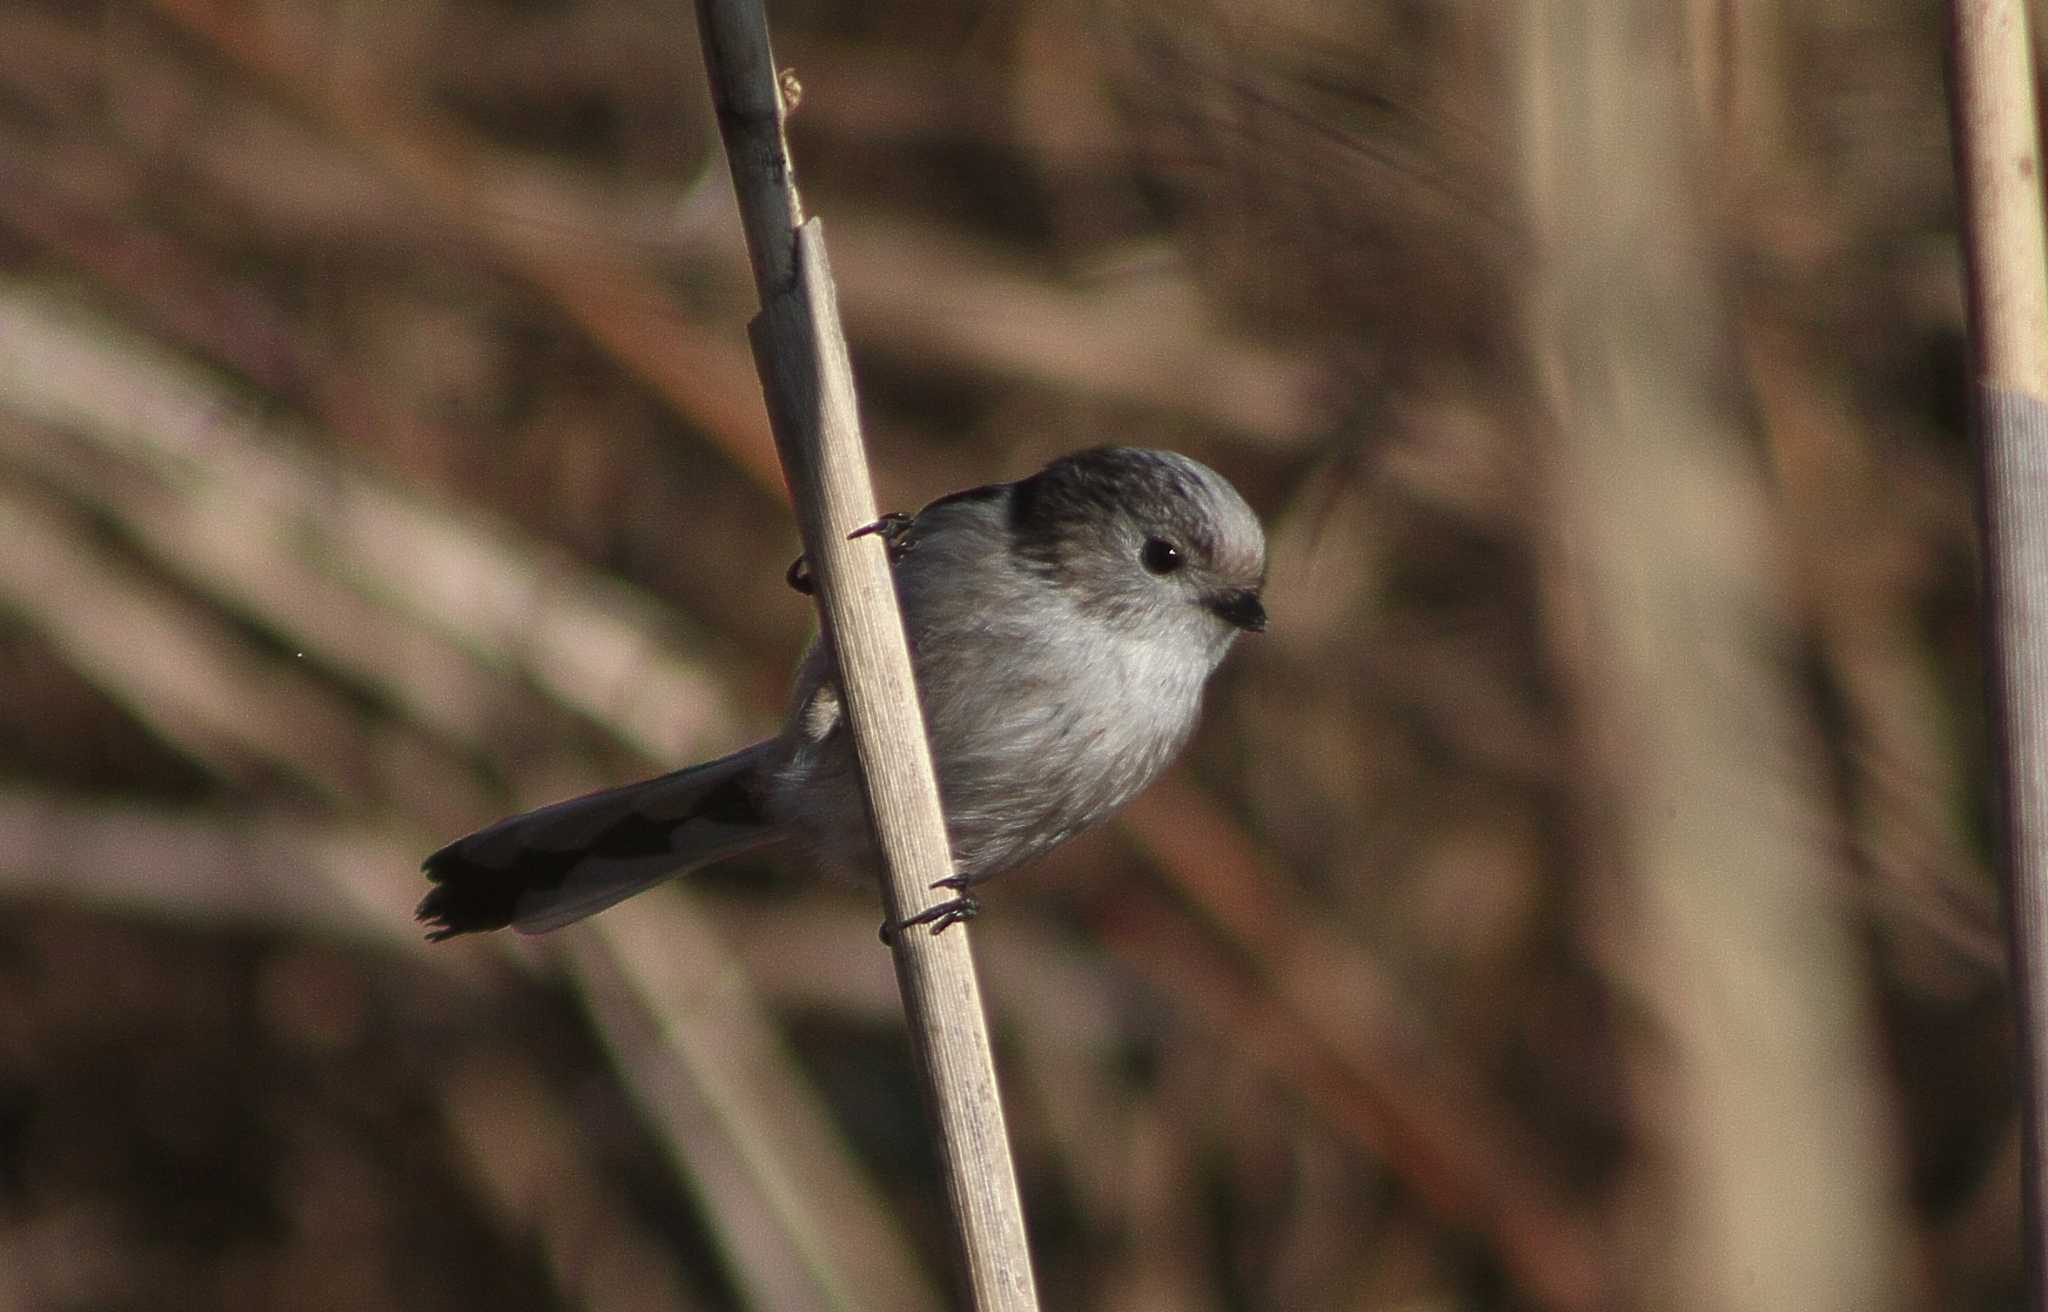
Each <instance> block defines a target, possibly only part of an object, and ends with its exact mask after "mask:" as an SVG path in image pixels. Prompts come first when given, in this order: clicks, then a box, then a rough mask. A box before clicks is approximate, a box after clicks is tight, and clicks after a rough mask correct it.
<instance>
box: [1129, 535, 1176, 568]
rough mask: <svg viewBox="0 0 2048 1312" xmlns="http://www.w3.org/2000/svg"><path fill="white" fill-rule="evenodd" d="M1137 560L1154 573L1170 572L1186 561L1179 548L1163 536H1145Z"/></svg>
mask: <svg viewBox="0 0 2048 1312" xmlns="http://www.w3.org/2000/svg"><path fill="white" fill-rule="evenodd" d="M1138 560H1139V561H1140V562H1141V563H1142V564H1143V565H1144V566H1145V568H1146V569H1148V570H1150V571H1151V572H1152V573H1154V574H1171V573H1173V572H1174V571H1175V570H1177V569H1179V568H1180V567H1181V566H1182V565H1185V564H1187V563H1188V561H1187V557H1185V556H1183V555H1181V554H1180V548H1179V547H1176V546H1174V545H1173V544H1172V543H1171V542H1168V541H1167V540H1166V539H1165V538H1146V539H1145V547H1144V550H1142V551H1140V552H1139V553H1138Z"/></svg>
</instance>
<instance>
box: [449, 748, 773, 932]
mask: <svg viewBox="0 0 2048 1312" xmlns="http://www.w3.org/2000/svg"><path fill="white" fill-rule="evenodd" d="M769 746H770V744H768V743H758V744H756V745H755V746H753V747H749V748H747V749H746V750H744V751H739V752H735V753H733V754H732V755H731V756H727V757H722V758H720V759H719V760H716V761H709V762H706V763H705V764H703V765H693V766H691V767H690V768H689V769H686V770H678V771H676V772H675V773H673V774H665V775H662V776H661V777H659V778H656V779H648V780H644V781H643V782H641V783H637V784H627V785H626V786H625V787H623V788H610V789H606V790H605V791H603V792H599V793H591V794H588V795H587V796H584V797H575V798H571V799H569V800H568V801H566V802H556V803H555V804H553V805H552V806H544V807H541V808H540V809H539V810H537V811H528V812H525V813H524V814H521V815H515V816H510V817H508V818H506V819H504V820H500V821H498V822H497V823H496V824H494V825H491V826H489V827H488V828H484V829H479V830H477V831H476V832H475V833H473V834H471V835H469V836H468V837H467V838H458V839H456V840H455V841H454V842H452V843H450V844H448V846H446V847H444V848H442V849H441V850H440V851H438V852H436V853H434V854H433V855H432V856H430V857H428V858H427V859H426V863H425V865H424V866H423V867H422V868H423V869H425V871H426V872H427V878H429V879H431V880H433V881H434V887H433V888H432V889H430V890H428V892H427V895H426V897H425V898H423V899H421V901H420V906H419V912H418V915H419V918H420V920H421V921H423V922H424V923H425V924H426V925H427V926H428V931H429V932H428V934H427V937H428V938H430V939H434V940H436V941H438V940H440V939H444V938H450V937H453V936H454V935H456V934H467V933H469V932H471V931H473V930H483V929H502V928H503V927H505V926H506V925H510V926H512V927H513V928H515V929H518V930H519V931H521V932H522V933H527V934H539V933H543V932H545V931H547V930H550V929H559V928H561V927H562V926H563V925H567V924H569V923H571V922H572V921H577V920H581V919H583V918H584V917H585V916H588V915H594V914H595V913H597V912H599V911H602V910H604V909H605V908H606V907H608V906H611V905H612V904H613V903H615V902H619V901H622V900H624V899H626V898H629V897H631V896H632V895H633V894H635V893H638V892H639V891H640V890H642V889H644V888H649V887H651V886H653V885H655V884H658V883H660V882H661V881H662V880H664V879H667V878H669V877H670V876H672V875H679V874H682V873H683V872H685V871H688V870H694V869H696V868H697V867H699V866H704V865H709V864H710V863H711V862H713V861H718V860H722V859H724V858H725V857H729V856H734V855H737V854H738V853H741V852H744V851H747V850H748V849H749V848H755V847H759V846H761V845H763V844H765V843H768V842H771V841H773V840H774V838H775V837H776V833H775V830H774V828H773V827H772V826H770V825H769V823H768V822H767V820H766V818H765V817H763V816H762V814H761V809H760V805H759V803H758V800H757V799H758V796H759V776H758V770H759V767H760V764H761V762H762V760H763V759H764V757H765V754H766V751H767V749H768V747H769Z"/></svg>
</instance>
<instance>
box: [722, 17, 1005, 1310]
mask: <svg viewBox="0 0 2048 1312" xmlns="http://www.w3.org/2000/svg"><path fill="white" fill-rule="evenodd" d="M697 13H698V29H699V33H700V36H701V39H702V43H703V48H704V62H705V67H706V68H707V69H708V70H709V72H710V79H711V88H712V99H713V102H714V104H715V107H716V109H717V113H718V124H719V132H720V135H721V136H722V137H723V138H724V140H725V145H726V159H727V161H728V163H730V165H731V167H732V174H733V190H734V192H735V193H736V194H737V195H738V197H739V200H740V211H741V217H742V224H743V227H744V229H745V231H746V234H747V249H748V252H749V254H750V256H751V257H752V260H753V265H754V274H755V280H756V283H757V285H758V288H759V291H760V295H761V314H760V316H759V317H758V318H756V319H755V320H754V323H753V325H752V329H751V335H752V338H753V343H754V356H755V361H756V364H757V365H758V366H759V368H760V371H761V378H762V384H763V390H764V392H765V393H766V395H767V401H768V414H769V420H770V426H771V427H772V428H773V429H774V432H775V441H776V448H777V450H778V452H779V453H780V454H781V457H782V465H783V473H784V476H785V477H786V478H787V479H788V481H789V487H790V493H791V500H792V501H793V502H794V504H795V509H796V514H797V521H798V526H799V527H800V528H801V529H802V532H803V541H804V548H805V551H806V554H807V555H808V556H809V559H810V562H811V567H812V572H813V576H814V577H815V579H816V580H817V592H818V610H819V616H820V619H821V621H822V623H823V630H824V637H825V641H826V642H828V643H829V644H830V645H831V650H832V653H833V656H834V659H835V661H836V662H837V665H838V670H839V679H840V684H841V688H842V691H843V693H844V696H845V715H846V718H847V722H848V725H849V727H850V729H851V730H852V737H853V741H854V745H855V747H856V749H857V752H858V755H859V759H860V771H861V776H862V782H863V784H864V787H865V791H866V796H867V802H868V815H869V818H870V820H871V821H872V823H873V825H874V828H875V836H876V840H877V844H876V845H877V847H878V849H879V851H880V852H881V854H882V857H883V864H884V867H885V871H884V874H885V876H886V878H885V881H884V885H883V904H884V906H885V908H886V910H887V913H888V916H889V918H890V919H891V920H893V921H902V920H904V919H906V918H909V917H911V916H914V915H916V914H918V913H919V912H921V911H923V910H925V909H926V908H927V907H928V906H929V905H931V904H932V903H933V902H935V901H936V900H937V899H936V898H934V896H933V889H934V888H935V887H936V886H937V885H936V881H937V880H939V879H941V878H943V877H945V876H947V875H949V874H951V873H952V852H951V846H950V843H949V842H948V839H947V836H946V824H945V816H944V813H943V812H942V811H941V809H940V806H939V793H938V785H937V782H936V781H935V779H934V778H933V775H932V763H931V752H930V747H929V745H928V744H927V743H926V741H925V736H924V716H923V713H922V711H921V710H920V708H919V705H918V700H917V689H916V685H915V682H914V680H913V677H912V673H911V666H910V650H909V646H908V644H907V643H906V642H905V640H904V635H903V620H902V616H901V614H900V613H899V611H898V609H897V605H896V595H895V587H894V585H893V583H892V581H891V579H890V574H889V562H888V557H887V552H886V551H885V550H884V548H883V546H882V543H881V542H880V540H879V539H877V538H875V537H874V536H873V535H868V536H865V537H862V538H860V539H858V540H855V539H853V538H852V536H851V535H852V534H853V532H854V530H856V529H858V528H859V527H861V526H862V525H864V524H867V523H871V522H873V521H874V519H875V516H876V509H875V499H874V492H873V489H872V488H871V487H870V485H869V481H868V473H867V458H866V454H865V452H864V451H863V449H862V445H861V438H860V418H859V415H858V412H857V407H856V403H855V399H854V387H853V369H852V365H851V363H850V362H849V361H848V359H847V354H846V340H845V337H844V336H843V334H842V330H841V328H840V323H839V308H838V304H837V300H836V293H835V290H834V287H833V283H832V275H831V270H830V268H829V266H828V265H827V263H826V259H825V245H824V233H823V230H822V228H821V226H820V225H819V223H818V221H817V220H816V219H811V220H808V221H805V220H804V219H803V217H802V206H801V204H800V202H799V201H798V199H797V192H796V182H795V174H794V169H793V166H792V164H791V162H790V159H789V153H788V144H787V142H786V141H785V139H784V136H783V130H784V115H785V113H786V112H787V111H786V106H785V105H784V102H783V89H782V85H781V84H780V82H779V81H778V72H779V71H778V70H777V69H776V67H775V64H774V59H773V56H772V55H771V53H770V51H769V43H768V28H767V16H766V14H765V12H764V11H763V9H762V6H761V5H760V3H759V2H758V0H700V3H699V5H698V11H697ZM799 224H801V226H797V225H799ZM892 948H893V951H894V953H895V958H896V970H897V978H898V981H899V982H900V984H901V986H902V989H903V1001H904V1009H905V1011H906V1013H907V1014H908V1017H909V1021H910V1028H911V1038H912V1042H913V1044H914V1046H915V1048H916V1051H917V1055H918V1064H919V1068H920V1071H921V1072H922V1074H923V1076H924V1085H925V1092H926V1110H927V1112H928V1113H929V1120H930V1123H931V1125H932V1128H933V1130H934V1132H935V1134H936V1137H937V1146H938V1150H939V1159H940V1165H941V1169H942V1170H943V1171H944V1173H945V1181H946V1191H947V1195H948V1198H949V1200H950V1201H951V1204H952V1215H953V1222H954V1235H955V1239H956V1241H957V1244H958V1253H957V1255H958V1257H959V1259H960V1265H961V1274H962V1276H963V1278H964V1281H965V1284H966V1292H967V1294H968V1297H969V1299H970V1301H971V1303H972V1306H974V1307H975V1308H977V1309H990V1310H991V1312H993V1310H995V1309H1016V1310H1022V1309H1029V1308H1035V1307H1036V1306H1037V1303H1038V1297H1037V1293H1036V1290H1035V1289H1034V1287H1033V1279H1032V1273H1031V1256H1030V1248H1029V1245H1028V1242H1027V1240H1026V1238H1025V1233H1024V1211H1023V1203H1022V1200H1021V1199H1020V1197H1019V1195H1018V1191H1017V1179H1016V1168H1015V1167H1014V1166H1013V1165H1012V1163H1011V1161H1010V1142H1009V1133H1008V1131H1007V1129H1006V1128H1005V1126H1004V1121H1003V1109H1002V1100H1001V1095H1000V1093H999V1091H998V1089H997V1087H996V1076H995V1056H994V1053H993V1050H992V1048H991V1046H990V1042H989V1036H988V1021H987V1017H986V1015H985V1013H984V1010H983V1007H982V1002H981V987H980V984H979V982H978V981H977V979H976V978H975V974H974V959H973V956H972V955H971V953H970V951H969V948H968V942H967V933H966V931H965V929H964V928H963V929H961V930H959V931H957V932H955V933H953V934H950V935H939V934H936V933H923V932H905V933H898V934H896V935H894V936H893V940H892Z"/></svg>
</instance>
